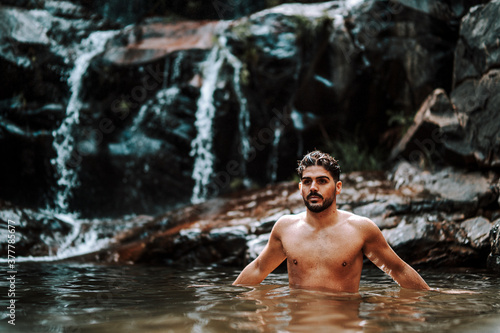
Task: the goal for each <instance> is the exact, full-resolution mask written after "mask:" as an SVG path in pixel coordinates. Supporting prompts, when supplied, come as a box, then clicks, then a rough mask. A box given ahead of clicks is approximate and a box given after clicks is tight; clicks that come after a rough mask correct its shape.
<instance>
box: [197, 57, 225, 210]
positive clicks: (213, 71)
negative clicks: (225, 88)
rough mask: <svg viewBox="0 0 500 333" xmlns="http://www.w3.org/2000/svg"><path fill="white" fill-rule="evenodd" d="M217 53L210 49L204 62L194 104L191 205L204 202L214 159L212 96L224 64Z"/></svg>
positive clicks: (213, 107)
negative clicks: (195, 107) (201, 81)
mask: <svg viewBox="0 0 500 333" xmlns="http://www.w3.org/2000/svg"><path fill="white" fill-rule="evenodd" d="M219 52H220V49H219V48H218V47H215V48H213V49H212V51H211V53H210V55H209V56H208V58H207V60H206V61H205V62H204V64H203V66H204V70H203V78H204V80H205V82H204V83H203V86H202V87H201V92H200V97H199V99H198V103H197V107H198V108H197V111H196V121H195V123H194V125H195V127H196V131H197V133H198V134H197V136H196V138H195V139H194V140H193V142H192V143H191V153H190V155H191V156H194V159H195V161H194V166H193V176H192V177H193V180H194V181H195V185H194V188H193V194H192V196H191V202H192V203H194V204H196V203H200V202H202V201H204V200H205V199H206V197H207V196H208V193H207V190H208V189H207V186H208V184H209V183H210V176H211V175H212V173H213V165H214V155H213V151H212V146H213V131H212V126H213V120H214V117H215V105H214V96H213V95H214V92H215V89H216V88H217V79H218V77H219V71H220V70H221V68H222V65H223V63H224V58H222V57H219Z"/></svg>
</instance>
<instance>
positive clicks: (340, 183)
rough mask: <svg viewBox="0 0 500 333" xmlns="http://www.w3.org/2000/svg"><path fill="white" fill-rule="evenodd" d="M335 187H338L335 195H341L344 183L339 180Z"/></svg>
mask: <svg viewBox="0 0 500 333" xmlns="http://www.w3.org/2000/svg"><path fill="white" fill-rule="evenodd" d="M335 187H336V190H335V193H336V194H340V192H341V191H342V182H341V181H340V180H339V181H338V182H337V184H335Z"/></svg>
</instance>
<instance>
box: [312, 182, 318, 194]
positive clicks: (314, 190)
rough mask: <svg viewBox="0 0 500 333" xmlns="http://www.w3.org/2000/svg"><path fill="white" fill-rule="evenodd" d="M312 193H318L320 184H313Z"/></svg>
mask: <svg viewBox="0 0 500 333" xmlns="http://www.w3.org/2000/svg"><path fill="white" fill-rule="evenodd" d="M311 191H313V192H317V191H318V184H317V183H316V182H314V181H313V182H312V183H311Z"/></svg>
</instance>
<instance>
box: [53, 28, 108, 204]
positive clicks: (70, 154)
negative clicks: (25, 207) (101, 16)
mask: <svg viewBox="0 0 500 333" xmlns="http://www.w3.org/2000/svg"><path fill="white" fill-rule="evenodd" d="M115 35H116V31H97V32H94V33H92V34H91V35H90V36H89V37H88V38H87V39H85V40H84V41H82V43H81V45H80V46H79V47H78V48H77V49H76V52H77V53H78V54H79V55H78V56H77V58H76V61H75V66H74V68H73V70H72V71H71V74H70V76H69V79H68V85H69V86H70V88H71V97H70V99H69V102H68V105H67V107H66V118H65V119H64V121H63V122H62V124H61V126H60V127H59V128H58V129H57V130H55V131H54V132H53V136H54V143H53V146H54V149H55V151H56V154H57V156H56V157H55V158H54V159H53V160H52V164H54V165H55V166H56V168H57V171H58V173H59V179H58V181H57V185H58V187H59V190H58V192H57V197H56V199H55V201H56V209H58V210H59V211H60V212H61V213H66V212H68V206H69V202H68V200H69V197H70V195H71V192H72V190H73V188H75V187H76V186H78V184H79V181H78V174H77V168H78V166H79V165H80V163H81V159H82V155H84V154H85V153H84V152H82V151H77V150H76V149H75V150H74V148H75V147H74V143H75V142H74V138H73V128H74V127H75V126H76V125H77V124H78V123H79V119H80V109H81V108H82V107H83V103H82V101H81V99H80V94H81V87H82V80H83V76H84V74H85V73H86V72H87V69H88V67H89V65H90V61H91V60H92V59H93V58H94V57H95V56H96V55H97V54H99V53H101V52H103V51H104V47H105V46H106V42H107V41H108V40H109V39H110V38H112V37H113V36H115Z"/></svg>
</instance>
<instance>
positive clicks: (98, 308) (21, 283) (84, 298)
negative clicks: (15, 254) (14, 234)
mask: <svg viewBox="0 0 500 333" xmlns="http://www.w3.org/2000/svg"><path fill="white" fill-rule="evenodd" d="M0 273H1V274H0V275H1V283H0V293H1V299H2V305H1V321H0V330H1V331H5V332H500V276H496V275H493V274H490V273H488V272H482V271H467V270H461V271H454V272H436V271H423V272H421V274H422V276H423V277H424V278H425V279H426V280H427V282H428V283H429V285H431V286H432V287H437V288H442V289H443V290H444V291H451V290H452V289H462V290H464V289H465V290H468V291H470V292H471V293H461V294H447V293H442V292H435V291H434V292H422V291H410V290H404V289H400V288H399V287H398V286H397V285H396V284H395V283H394V282H392V280H391V279H390V278H388V277H386V276H385V275H384V274H383V273H382V272H380V271H378V270H375V269H373V270H372V269H368V270H365V271H364V272H363V276H362V281H361V288H360V293H359V295H357V294H347V295H342V294H335V293H329V292H323V291H311V290H298V289H290V288H289V287H288V285H287V276H286V274H272V275H271V276H270V277H269V278H268V279H266V280H265V283H264V284H263V285H260V286H256V287H253V288H247V287H235V286H231V285H230V284H231V282H232V281H233V280H234V279H235V277H236V275H237V273H238V270H236V269H220V268H213V269H210V268H204V269H189V270H188V269H186V270H176V269H171V268H166V267H148V266H106V265H89V264H71V263H21V264H17V274H16V281H15V288H16V291H15V293H16V303H15V305H16V309H15V311H16V312H15V316H16V317H15V324H16V325H15V326H12V325H10V324H8V320H9V319H10V318H8V317H7V316H8V314H9V312H8V311H9V310H8V309H6V307H7V306H8V304H9V300H10V298H9V297H8V285H9V283H8V281H7V269H5V270H3V271H2V272H0Z"/></svg>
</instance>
